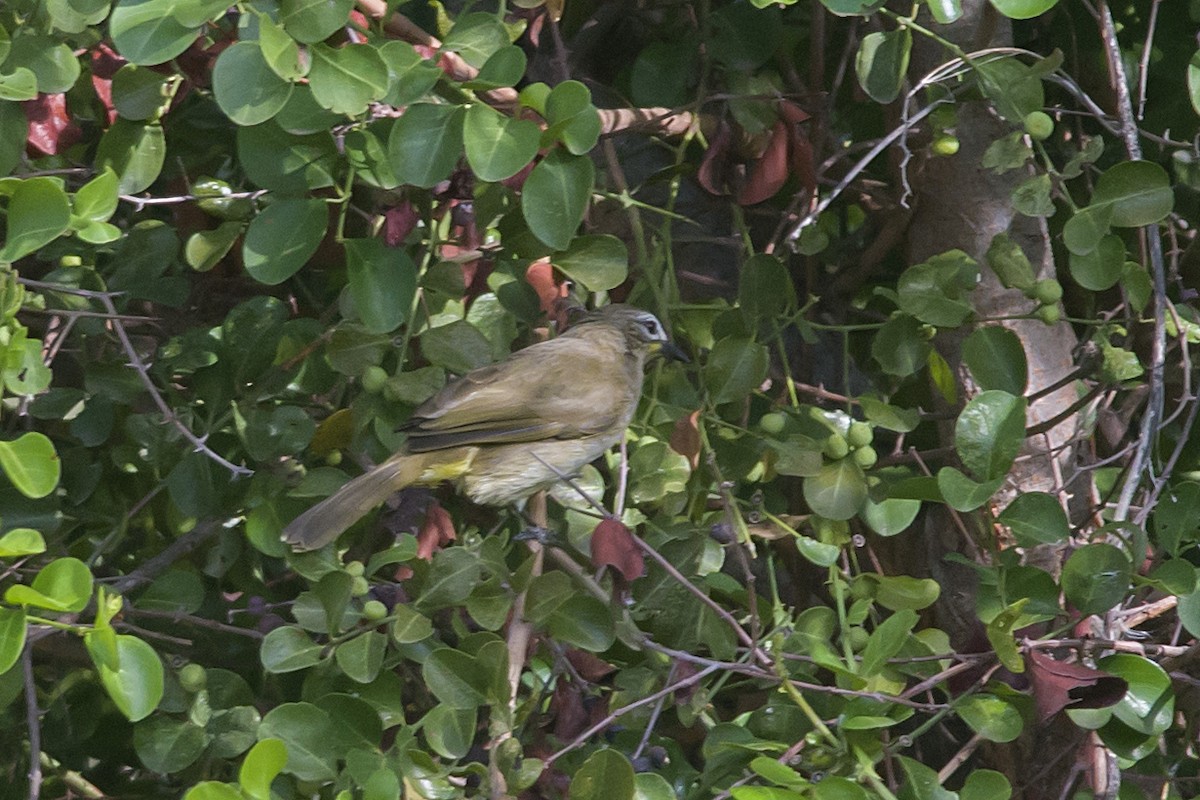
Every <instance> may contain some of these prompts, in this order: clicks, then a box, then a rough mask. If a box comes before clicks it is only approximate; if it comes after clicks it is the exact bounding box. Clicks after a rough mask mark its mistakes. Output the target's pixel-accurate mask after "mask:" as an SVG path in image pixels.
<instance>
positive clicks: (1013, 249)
mask: <svg viewBox="0 0 1200 800" xmlns="http://www.w3.org/2000/svg"><path fill="white" fill-rule="evenodd" d="M987 262H988V266H990V267H991V268H992V271H993V272H995V273H996V277H997V278H999V279H1000V283H1001V284H1003V285H1004V286H1005V287H1007V288H1009V289H1020V290H1021V291H1023V292H1024V291H1027V290H1030V289H1032V288H1033V286H1034V284H1035V283H1036V281H1037V278H1036V277H1035V276H1034V274H1033V267H1032V266H1031V265H1030V263H1029V257H1028V256H1026V255H1025V251H1024V250H1022V249H1021V246H1020V245H1019V244H1017V243H1016V242H1014V241H1013V240H1012V237H1010V236H1009V235H1008V234H1007V233H998V234H996V235H995V236H993V237H992V241H991V244H989V245H988V251H987Z"/></svg>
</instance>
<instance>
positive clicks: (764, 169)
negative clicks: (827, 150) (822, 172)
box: [737, 122, 788, 206]
mask: <svg viewBox="0 0 1200 800" xmlns="http://www.w3.org/2000/svg"><path fill="white" fill-rule="evenodd" d="M787 179H788V126H787V125H784V124H783V122H776V123H775V125H774V126H772V128H771V141H770V142H768V143H767V149H766V150H764V151H763V154H762V155H761V156H759V158H758V159H757V160H756V161H755V162H754V165H753V166H752V167H751V168H750V179H749V180H747V181H746V183H745V185H743V186H742V187H741V188H740V189H739V190H738V193H737V202H738V205H743V206H752V205H754V204H755V203H761V202H762V201H763V200H766V199H767V198H769V197H771V196H772V195H774V194H775V193H776V192H778V191H779V190H780V188H782V186H783V184H784V183H786V182H787Z"/></svg>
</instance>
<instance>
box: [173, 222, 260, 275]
mask: <svg viewBox="0 0 1200 800" xmlns="http://www.w3.org/2000/svg"><path fill="white" fill-rule="evenodd" d="M245 227H246V226H245V225H243V224H242V223H241V222H222V223H221V224H220V225H218V226H217V227H216V228H213V229H211V230H204V231H196V232H195V233H193V234H192V235H191V236H189V237H188V240H187V243H186V244H185V245H184V246H183V258H184V260H185V261H187V264H188V266H189V267H191V268H192V269H194V270H196V271H197V272H208V271H209V270H210V269H212V268H213V267H215V266H216V265H217V264H219V263H220V262H221V259H223V258H225V256H226V255H228V253H229V251H230V250H232V249H233V243H234V242H236V241H237V240H238V237H239V236H241V235H242V231H243V230H244V229H245Z"/></svg>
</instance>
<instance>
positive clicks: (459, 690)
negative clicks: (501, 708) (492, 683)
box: [421, 647, 488, 710]
mask: <svg viewBox="0 0 1200 800" xmlns="http://www.w3.org/2000/svg"><path fill="white" fill-rule="evenodd" d="M421 676H422V678H423V679H424V681H425V685H426V686H428V687H429V689H430V691H432V692H433V694H434V695H435V696H436V697H437V699H438V700H440V701H441V702H443V703H445V704H446V705H447V706H449V707H450V708H457V709H463V710H467V709H474V708H477V707H479V706H481V705H483V704H484V703H486V702H487V689H488V686H487V676H486V675H485V674H484V673H483V671H482V670H481V669H480V667H479V662H478V661H477V660H476V659H475V658H474V656H470V655H467V654H466V653H464V652H462V651H461V650H454V649H452V648H449V647H439V648H438V649H436V650H434V651H433V652H432V653H430V654H429V657H428V658H426V659H425V663H424V664H422V665H421Z"/></svg>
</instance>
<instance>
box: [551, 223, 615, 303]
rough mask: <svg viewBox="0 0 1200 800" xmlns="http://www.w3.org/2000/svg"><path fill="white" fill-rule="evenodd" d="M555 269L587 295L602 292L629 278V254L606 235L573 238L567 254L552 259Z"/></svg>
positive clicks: (611, 237)
mask: <svg viewBox="0 0 1200 800" xmlns="http://www.w3.org/2000/svg"><path fill="white" fill-rule="evenodd" d="M554 266H556V267H558V269H559V270H560V271H561V272H562V273H563V274H565V275H566V276H567V277H569V278H571V279H572V280H574V281H578V282H579V284H580V285H581V286H583V288H585V289H587V290H588V291H589V292H603V291H607V290H609V289H615V288H616V287H618V286H620V285H621V284H622V283H624V282H625V279H626V278H627V277H628V276H629V250H628V249H627V248H626V247H625V243H624V242H622V241H621V240H620V239H618V238H617V237H615V236H612V235H610V234H607V233H600V234H586V235H583V236H576V237H575V238H574V239H572V240H571V246H570V247H569V248H568V249H567V251H566V252H564V253H559V254H558V255H556V256H555V257H554Z"/></svg>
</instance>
